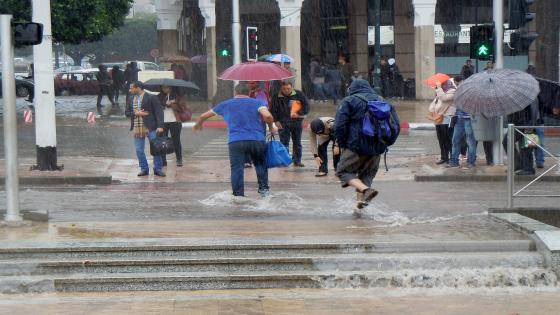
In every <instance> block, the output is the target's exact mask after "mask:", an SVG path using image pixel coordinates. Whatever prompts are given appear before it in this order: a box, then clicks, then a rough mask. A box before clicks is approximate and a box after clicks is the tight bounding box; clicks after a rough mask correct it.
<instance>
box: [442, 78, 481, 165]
mask: <svg viewBox="0 0 560 315" xmlns="http://www.w3.org/2000/svg"><path fill="white" fill-rule="evenodd" d="M453 81H454V82H455V86H457V87H458V86H459V85H460V84H461V82H462V81H463V78H462V77H455V78H453ZM456 117H457V122H456V124H455V127H454V129H453V138H452V141H451V147H452V149H451V159H450V160H449V165H448V167H450V168H458V167H459V166H460V165H459V153H460V152H461V142H462V140H463V137H465V138H466V140H467V147H468V148H467V165H465V166H464V167H463V168H464V169H473V168H474V167H475V165H476V139H475V137H474V131H473V128H472V122H471V114H469V113H467V112H464V111H462V110H457V112H456Z"/></svg>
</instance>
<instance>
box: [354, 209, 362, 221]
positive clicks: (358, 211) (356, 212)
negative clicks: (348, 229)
mask: <svg viewBox="0 0 560 315" xmlns="http://www.w3.org/2000/svg"><path fill="white" fill-rule="evenodd" d="M362 208H363V207H362ZM362 208H359V207H358V209H354V212H353V213H352V216H353V217H354V218H356V219H361V218H362V217H363V215H364V211H363V210H362Z"/></svg>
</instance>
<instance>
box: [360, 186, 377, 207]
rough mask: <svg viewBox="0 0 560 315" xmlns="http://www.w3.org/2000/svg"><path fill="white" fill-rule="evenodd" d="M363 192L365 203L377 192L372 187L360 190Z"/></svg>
mask: <svg viewBox="0 0 560 315" xmlns="http://www.w3.org/2000/svg"><path fill="white" fill-rule="evenodd" d="M362 193H363V194H364V202H365V203H366V204H367V203H369V202H370V201H371V200H372V199H373V198H375V197H376V196H377V195H378V194H379V192H378V191H377V190H375V189H373V188H368V189H366V190H364V191H363V192H362Z"/></svg>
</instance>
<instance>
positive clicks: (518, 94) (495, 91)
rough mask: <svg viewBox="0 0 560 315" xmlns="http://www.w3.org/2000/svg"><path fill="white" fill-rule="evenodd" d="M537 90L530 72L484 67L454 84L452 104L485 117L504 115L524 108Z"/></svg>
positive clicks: (530, 101) (535, 95)
mask: <svg viewBox="0 0 560 315" xmlns="http://www.w3.org/2000/svg"><path fill="white" fill-rule="evenodd" d="M539 92H540V89H539V83H538V82H537V80H536V79H535V78H533V77H532V76H531V75H530V74H527V73H525V72H523V71H519V70H513V69H496V70H488V71H483V72H479V73H477V74H474V75H473V76H471V77H470V78H469V79H468V80H466V81H465V82H464V83H462V84H461V85H460V86H459V87H458V88H457V91H456V92H455V106H456V107H457V110H461V111H465V112H468V113H471V114H473V115H482V116H484V117H486V118H491V117H499V116H506V115H509V114H512V113H515V112H519V111H521V110H523V109H525V108H526V107H527V106H529V105H530V104H531V103H533V102H534V101H535V100H536V99H537V96H538V95H539ZM453 151H455V143H454V144H453Z"/></svg>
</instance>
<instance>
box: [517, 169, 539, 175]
mask: <svg viewBox="0 0 560 315" xmlns="http://www.w3.org/2000/svg"><path fill="white" fill-rule="evenodd" d="M515 175H521V176H531V175H535V171H532V172H531V171H526V170H519V171H517V172H515Z"/></svg>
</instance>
